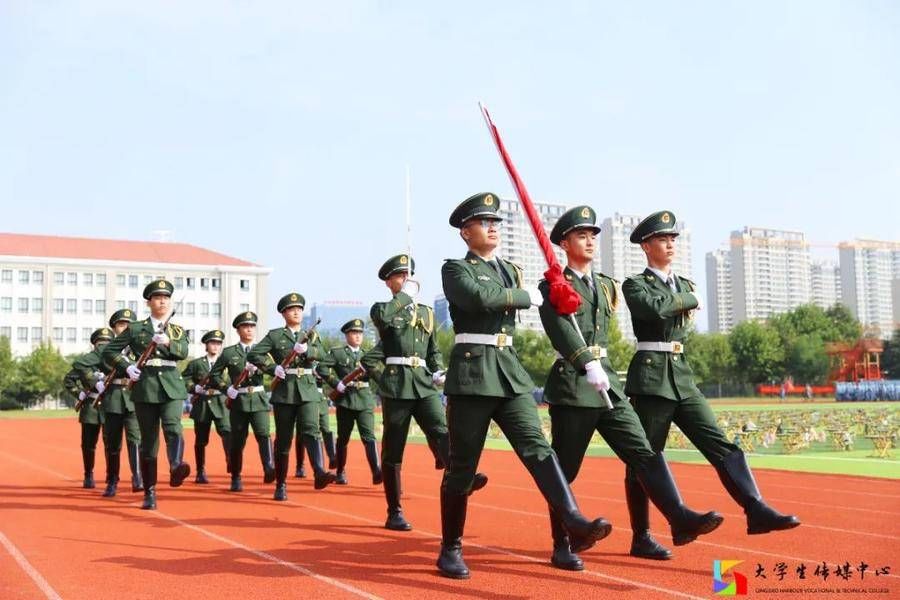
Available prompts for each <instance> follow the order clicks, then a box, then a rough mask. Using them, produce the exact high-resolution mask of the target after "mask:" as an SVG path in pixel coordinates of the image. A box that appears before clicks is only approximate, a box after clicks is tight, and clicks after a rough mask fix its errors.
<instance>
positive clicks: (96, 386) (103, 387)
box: [94, 380, 106, 394]
mask: <svg viewBox="0 0 900 600" xmlns="http://www.w3.org/2000/svg"><path fill="white" fill-rule="evenodd" d="M94 389H95V390H97V393H98V394H102V393H103V392H104V390H106V384H105V383H103V380H100V381H98V382H97V383H95V384H94Z"/></svg>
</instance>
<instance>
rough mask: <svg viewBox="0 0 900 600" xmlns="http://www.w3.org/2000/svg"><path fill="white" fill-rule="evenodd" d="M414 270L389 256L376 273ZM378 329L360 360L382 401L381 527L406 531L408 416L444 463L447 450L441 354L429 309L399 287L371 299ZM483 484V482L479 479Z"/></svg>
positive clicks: (399, 257) (401, 259)
mask: <svg viewBox="0 0 900 600" xmlns="http://www.w3.org/2000/svg"><path fill="white" fill-rule="evenodd" d="M403 272H409V273H410V274H412V273H414V272H415V261H413V260H411V259H410V258H409V257H408V256H407V255H405V254H400V255H397V256H392V257H391V258H389V259H388V260H387V261H385V263H384V264H383V265H382V266H381V268H380V269H379V271H378V277H379V279H381V280H382V281H387V280H388V279H389V278H390V277H391V276H392V275H394V274H395V273H403ZM369 314H370V316H371V318H372V323H373V324H374V325H375V328H376V329H377V330H378V335H379V338H380V341H379V343H378V345H376V346H375V347H374V348H372V349H371V350H369V351H368V352H366V353H365V355H363V357H362V359H361V361H360V362H361V364H362V366H363V368H365V369H366V371H367V372H368V373H369V374H370V375H371V376H373V377H374V378H375V379H376V381H378V386H379V391H380V393H381V400H382V405H381V409H382V418H383V420H384V434H383V436H382V440H381V459H382V471H383V476H384V494H385V499H386V500H387V513H388V516H387V520H386V522H385V527H386V528H388V529H392V530H395V531H408V530H410V529H412V526H411V525H410V524H409V523H408V522H407V521H406V519H405V518H404V516H403V509H402V507H401V505H400V496H401V492H402V486H401V465H402V463H403V452H404V450H405V448H406V438H407V437H408V435H409V425H410V421H411V420H412V419H413V418H414V419H415V420H416V423H417V424H418V425H419V427H420V428H421V429H422V431H423V433H424V434H425V437H426V439H427V440H428V445H429V447H430V448H431V449H432V452H434V453H435V455H436V457H439V458H440V460H441V464H442V465H443V464H446V460H447V457H448V455H449V441H448V438H447V419H446V415H445V413H444V406H443V404H442V403H441V397H440V393H439V392H438V389H437V387H436V386H435V379H436V378H437V379H438V380H441V379H443V371H444V366H443V359H442V357H441V352H440V350H439V349H438V347H437V342H436V340H435V337H434V334H435V330H434V329H435V327H434V324H435V321H434V310H433V309H432V308H431V307H430V306H426V305H424V304H418V303H417V302H415V300H414V299H413V298H412V297H411V296H410V295H409V294H407V293H406V292H404V291H402V290H401V291H399V292H397V293H396V294H395V295H394V298H393V299H392V300H391V301H390V302H376V303H375V304H373V305H372V309H371V310H370V311H369ZM482 485H483V483H482Z"/></svg>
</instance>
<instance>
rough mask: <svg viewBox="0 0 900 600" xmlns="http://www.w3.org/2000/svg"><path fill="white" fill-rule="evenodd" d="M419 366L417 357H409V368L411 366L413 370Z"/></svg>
mask: <svg viewBox="0 0 900 600" xmlns="http://www.w3.org/2000/svg"><path fill="white" fill-rule="evenodd" d="M419 365H420V363H419V357H418V356H410V357H409V366H411V367H412V368H414V369H417V368H418V367H419Z"/></svg>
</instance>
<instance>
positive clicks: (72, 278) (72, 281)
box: [66, 272, 78, 285]
mask: <svg viewBox="0 0 900 600" xmlns="http://www.w3.org/2000/svg"><path fill="white" fill-rule="evenodd" d="M66 282H67V283H68V285H78V273H71V272H69V273H66Z"/></svg>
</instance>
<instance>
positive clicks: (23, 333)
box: [16, 327, 28, 342]
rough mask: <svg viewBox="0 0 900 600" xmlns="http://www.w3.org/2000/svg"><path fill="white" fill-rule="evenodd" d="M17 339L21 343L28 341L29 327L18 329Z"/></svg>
mask: <svg viewBox="0 0 900 600" xmlns="http://www.w3.org/2000/svg"><path fill="white" fill-rule="evenodd" d="M16 339H17V340H19V341H20V342H27V341H28V328H27V327H16Z"/></svg>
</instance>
